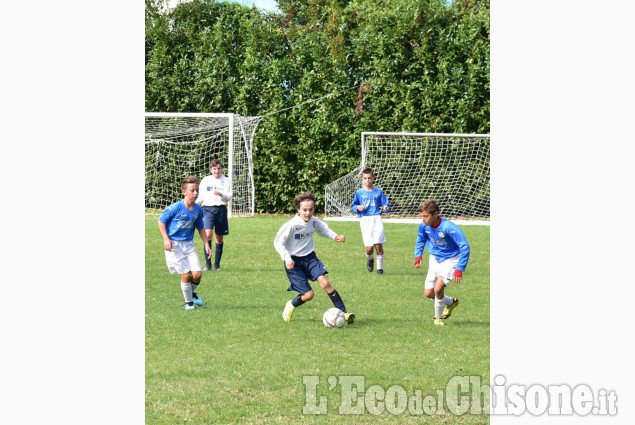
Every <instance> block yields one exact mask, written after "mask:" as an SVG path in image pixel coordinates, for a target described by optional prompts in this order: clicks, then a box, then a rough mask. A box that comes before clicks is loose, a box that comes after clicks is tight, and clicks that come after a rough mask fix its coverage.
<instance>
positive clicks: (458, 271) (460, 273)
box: [454, 270, 463, 277]
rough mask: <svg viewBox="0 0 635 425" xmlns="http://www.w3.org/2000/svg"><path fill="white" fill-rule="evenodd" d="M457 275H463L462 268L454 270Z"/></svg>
mask: <svg viewBox="0 0 635 425" xmlns="http://www.w3.org/2000/svg"><path fill="white" fill-rule="evenodd" d="M454 276H455V277H463V272H462V271H461V270H454Z"/></svg>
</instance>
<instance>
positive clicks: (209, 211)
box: [203, 205, 229, 235]
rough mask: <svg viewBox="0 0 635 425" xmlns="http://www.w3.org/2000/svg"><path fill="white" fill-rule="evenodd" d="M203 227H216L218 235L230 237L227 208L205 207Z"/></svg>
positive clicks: (221, 206)
mask: <svg viewBox="0 0 635 425" xmlns="http://www.w3.org/2000/svg"><path fill="white" fill-rule="evenodd" d="M203 226H204V227H205V229H214V227H216V230H215V232H216V234H217V235H229V223H228V222H227V207H226V206H225V205H220V206H217V207H203Z"/></svg>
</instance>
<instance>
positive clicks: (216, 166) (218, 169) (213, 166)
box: [209, 159, 223, 178]
mask: <svg viewBox="0 0 635 425" xmlns="http://www.w3.org/2000/svg"><path fill="white" fill-rule="evenodd" d="M209 171H210V172H211V173H212V175H213V176H214V177H216V178H219V177H220V176H221V174H223V163H222V162H220V160H219V159H212V161H211V162H210V163H209Z"/></svg>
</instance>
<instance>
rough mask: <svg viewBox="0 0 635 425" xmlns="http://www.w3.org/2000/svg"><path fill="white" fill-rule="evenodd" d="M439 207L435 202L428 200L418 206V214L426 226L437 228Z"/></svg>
mask: <svg viewBox="0 0 635 425" xmlns="http://www.w3.org/2000/svg"><path fill="white" fill-rule="evenodd" d="M439 212H440V211H439V206H438V205H437V201H435V200H434V199H430V200H429V201H425V202H424V203H423V204H421V205H419V214H420V215H421V219H422V220H423V222H424V223H425V224H426V226H433V227H434V226H437V225H438V224H439Z"/></svg>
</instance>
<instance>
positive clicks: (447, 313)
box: [441, 298, 459, 320]
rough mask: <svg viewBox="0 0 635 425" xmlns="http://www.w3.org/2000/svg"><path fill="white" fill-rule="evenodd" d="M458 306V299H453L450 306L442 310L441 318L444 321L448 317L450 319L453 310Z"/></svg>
mask: <svg viewBox="0 0 635 425" xmlns="http://www.w3.org/2000/svg"><path fill="white" fill-rule="evenodd" d="M458 305H459V299H458V298H454V300H453V302H452V304H450V305H449V306H447V305H446V306H445V308H444V309H443V314H442V315H441V318H442V319H443V320H445V319H447V318H448V317H450V316H451V315H452V310H454V309H455V308H456V307H457V306H458Z"/></svg>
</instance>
